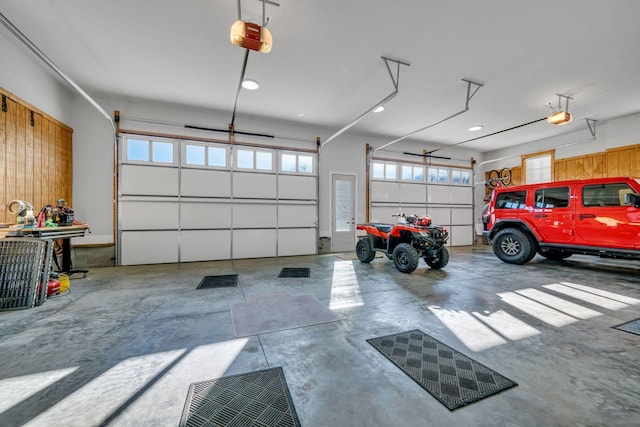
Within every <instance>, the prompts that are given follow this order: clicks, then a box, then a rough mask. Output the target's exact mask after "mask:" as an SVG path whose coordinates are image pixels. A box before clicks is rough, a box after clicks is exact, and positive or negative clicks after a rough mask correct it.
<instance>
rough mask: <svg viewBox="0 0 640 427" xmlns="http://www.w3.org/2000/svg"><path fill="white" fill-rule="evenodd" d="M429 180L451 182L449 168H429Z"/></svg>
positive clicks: (443, 182)
mask: <svg viewBox="0 0 640 427" xmlns="http://www.w3.org/2000/svg"><path fill="white" fill-rule="evenodd" d="M428 180H429V182H432V183H438V184H448V183H449V169H447V168H436V167H430V168H429V175H428Z"/></svg>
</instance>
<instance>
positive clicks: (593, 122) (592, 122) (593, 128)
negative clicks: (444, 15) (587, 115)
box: [567, 101, 598, 139]
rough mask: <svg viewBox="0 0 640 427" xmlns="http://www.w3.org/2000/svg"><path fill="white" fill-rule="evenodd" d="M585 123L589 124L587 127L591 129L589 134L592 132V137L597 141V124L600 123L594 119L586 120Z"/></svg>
mask: <svg viewBox="0 0 640 427" xmlns="http://www.w3.org/2000/svg"><path fill="white" fill-rule="evenodd" d="M568 102H569V101H567V103H568ZM584 121H585V122H587V127H588V128H589V132H591V136H592V137H593V139H596V123H597V122H598V121H597V120H594V119H584Z"/></svg>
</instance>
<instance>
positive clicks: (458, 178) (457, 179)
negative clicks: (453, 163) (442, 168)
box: [451, 169, 471, 185]
mask: <svg viewBox="0 0 640 427" xmlns="http://www.w3.org/2000/svg"><path fill="white" fill-rule="evenodd" d="M451 184H453V185H469V184H471V172H470V171H468V170H460V169H451Z"/></svg>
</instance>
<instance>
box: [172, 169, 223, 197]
mask: <svg viewBox="0 0 640 427" xmlns="http://www.w3.org/2000/svg"><path fill="white" fill-rule="evenodd" d="M180 191H181V194H182V196H192V197H230V196H231V173H230V172H229V171H217V170H202V169H182V172H181V177H180Z"/></svg>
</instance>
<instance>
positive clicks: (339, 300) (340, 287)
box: [329, 261, 364, 310]
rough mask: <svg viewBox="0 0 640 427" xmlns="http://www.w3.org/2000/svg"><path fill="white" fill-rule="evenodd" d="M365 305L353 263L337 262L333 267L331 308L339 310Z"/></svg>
mask: <svg viewBox="0 0 640 427" xmlns="http://www.w3.org/2000/svg"><path fill="white" fill-rule="evenodd" d="M363 305H364V300H363V299H362V294H361V292H360V284H359V283H358V278H357V276H356V271H355V269H354V268H353V261H336V262H335V263H334V265H333V279H332V280H331V299H330V301H329V308H330V309H331V310H339V309H342V308H351V307H359V306H363Z"/></svg>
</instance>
